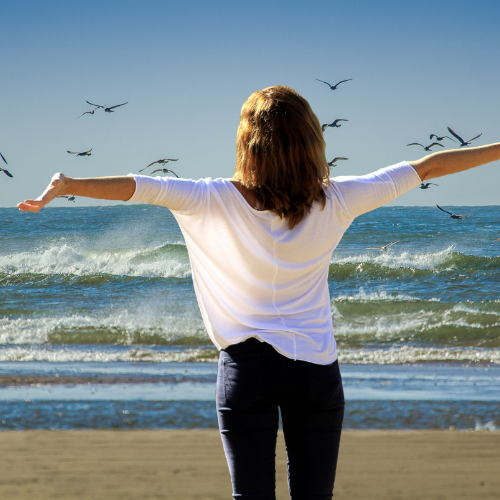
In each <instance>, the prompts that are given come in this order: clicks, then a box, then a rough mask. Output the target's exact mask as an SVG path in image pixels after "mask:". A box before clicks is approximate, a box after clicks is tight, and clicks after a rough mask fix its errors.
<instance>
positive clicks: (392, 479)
mask: <svg viewBox="0 0 500 500" xmlns="http://www.w3.org/2000/svg"><path fill="white" fill-rule="evenodd" d="M0 498H2V499H4V498H5V499H9V500H15V499H34V498H36V499H43V500H45V499H55V498H57V499H64V500H68V499H76V498H78V499H94V500H95V499H103V500H104V499H106V500H115V499H134V500H141V499H170V500H172V499H174V500H177V499H229V498H231V486H230V480H229V474H228V471H227V466H226V463H225V459H224V454H223V451H222V445H221V442H220V438H219V434H218V432H217V431H212V430H187V431H186V430H162V431H156V430H155V431H147V430H146V431H122V430H116V431H114V430H109V431H21V432H0ZM277 498H278V499H286V498H289V497H288V492H287V486H286V458H285V450H284V443H283V439H282V435H280V437H279V441H278V450H277ZM335 498H336V499H346V500H347V499H349V500H354V499H360V500H361V499H363V500H367V499H385V500H392V499H393V500H396V499H412V500H416V499H427V500H429V499H436V500H437V499H471V500H472V499H474V500H475V499H494V498H495V499H498V498H500V432H457V431H415V432H412V431H346V432H345V433H344V434H343V437H342V443H341V451H340V459H339V467H338V472H337V482H336V488H335Z"/></svg>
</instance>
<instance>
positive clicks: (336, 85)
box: [316, 78, 352, 90]
mask: <svg viewBox="0 0 500 500" xmlns="http://www.w3.org/2000/svg"><path fill="white" fill-rule="evenodd" d="M316 80H318V82H321V83H326V84H327V85H328V86H329V87H330V90H337V87H338V86H339V85H340V84H341V83H343V82H350V81H351V80H352V78H349V79H348V80H340V82H339V83H337V84H335V85H330V84H329V83H328V82H325V81H324V80H320V79H319V78H316Z"/></svg>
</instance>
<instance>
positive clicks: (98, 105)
mask: <svg viewBox="0 0 500 500" xmlns="http://www.w3.org/2000/svg"><path fill="white" fill-rule="evenodd" d="M85 102H86V103H87V104H90V105H91V106H95V109H97V108H105V107H106V106H101V105H100V104H92V103H91V102H89V101H85Z"/></svg>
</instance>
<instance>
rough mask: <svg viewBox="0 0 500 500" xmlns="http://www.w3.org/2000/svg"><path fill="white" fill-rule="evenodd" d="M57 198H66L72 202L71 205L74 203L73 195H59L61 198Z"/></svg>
mask: <svg viewBox="0 0 500 500" xmlns="http://www.w3.org/2000/svg"><path fill="white" fill-rule="evenodd" d="M58 198H67V199H68V201H72V202H73V203H74V202H75V195H74V194H70V195H61V196H58Z"/></svg>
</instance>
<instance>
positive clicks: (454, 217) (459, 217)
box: [436, 205, 472, 220]
mask: <svg viewBox="0 0 500 500" xmlns="http://www.w3.org/2000/svg"><path fill="white" fill-rule="evenodd" d="M436 207H438V208H439V210H441V211H442V212H446V213H447V214H450V218H451V219H456V220H462V219H463V218H465V217H470V216H471V215H472V214H469V215H454V214H452V213H451V212H448V211H447V210H443V209H442V208H441V207H440V206H439V205H436Z"/></svg>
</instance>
